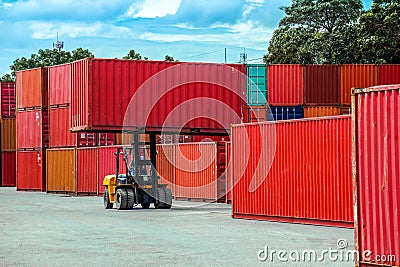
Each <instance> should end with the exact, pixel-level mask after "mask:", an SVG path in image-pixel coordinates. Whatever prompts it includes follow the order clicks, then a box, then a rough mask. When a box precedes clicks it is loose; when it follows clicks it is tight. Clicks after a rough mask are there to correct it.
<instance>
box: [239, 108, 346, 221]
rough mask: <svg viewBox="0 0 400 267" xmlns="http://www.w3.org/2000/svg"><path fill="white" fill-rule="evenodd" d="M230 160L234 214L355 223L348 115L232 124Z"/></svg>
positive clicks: (251, 217) (289, 219)
mask: <svg viewBox="0 0 400 267" xmlns="http://www.w3.org/2000/svg"><path fill="white" fill-rule="evenodd" d="M247 136H248V139H247ZM275 149H276V151H275ZM274 151H275V153H274ZM247 158H248V159H249V160H248V162H247V160H246V159H247ZM232 161H233V172H232V173H233V183H234V184H235V186H234V188H233V216H234V218H246V219H259V220H271V221H281V222H297V223H306V224H319V225H334V226H344V227H353V218H354V216H353V207H352V205H353V202H352V193H351V191H352V179H351V119H350V116H341V117H329V118H324V119H322V118H318V119H307V120H294V121H286V122H276V123H268V122H267V123H260V124H248V125H235V126H233V128H232ZM269 162H270V163H271V165H270V164H268V163H269ZM257 166H258V167H259V168H257ZM269 166H271V169H269ZM252 180H254V181H256V183H255V184H256V185H258V184H259V186H258V187H257V186H254V184H253V183H251V181H252ZM254 181H253V182H254ZM257 182H258V183H257Z"/></svg>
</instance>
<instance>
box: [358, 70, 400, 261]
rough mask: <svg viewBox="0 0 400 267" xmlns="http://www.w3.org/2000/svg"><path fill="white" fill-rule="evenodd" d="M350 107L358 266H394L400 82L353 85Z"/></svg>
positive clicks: (398, 242)
mask: <svg viewBox="0 0 400 267" xmlns="http://www.w3.org/2000/svg"><path fill="white" fill-rule="evenodd" d="M393 78H396V77H393ZM352 108H353V122H354V123H353V177H354V188H353V190H354V191H353V195H354V200H355V202H356V203H355V205H354V207H355V215H356V221H355V234H356V235H355V245H356V250H357V251H358V252H359V253H358V255H360V258H359V259H358V262H357V266H399V265H400V224H399V222H400V198H399V193H400V182H399V177H400V176H399V174H400V142H399V138H400V136H399V133H400V123H399V112H400V85H392V86H379V87H372V88H367V89H355V90H354V95H353V98H352Z"/></svg>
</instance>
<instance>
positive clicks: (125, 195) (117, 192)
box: [103, 134, 172, 210]
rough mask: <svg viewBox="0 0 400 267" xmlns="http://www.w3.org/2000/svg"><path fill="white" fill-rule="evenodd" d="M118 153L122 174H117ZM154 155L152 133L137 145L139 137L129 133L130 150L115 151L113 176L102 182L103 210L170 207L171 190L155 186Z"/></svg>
mask: <svg viewBox="0 0 400 267" xmlns="http://www.w3.org/2000/svg"><path fill="white" fill-rule="evenodd" d="M148 152H150V153H148ZM121 154H123V160H124V163H125V173H124V174H122V173H121V174H120V173H119V172H120V170H119V165H120V155H121ZM148 154H149V156H148ZM156 155H157V150H156V135H155V134H150V142H139V135H138V134H133V142H132V145H131V146H130V147H126V148H117V152H116V153H115V156H116V157H115V158H116V160H115V161H116V173H115V174H112V175H107V176H106V177H105V178H104V180H103V185H104V187H105V189H104V196H103V200H104V208H105V209H112V208H113V205H114V203H115V206H116V208H117V209H118V210H129V209H132V208H133V207H135V206H138V205H139V204H140V205H141V206H142V208H143V209H148V208H150V204H154V207H155V208H156V209H170V208H171V206H172V193H171V190H170V189H169V188H167V185H165V184H159V183H158V180H159V177H158V176H157V171H156ZM146 158H150V159H146Z"/></svg>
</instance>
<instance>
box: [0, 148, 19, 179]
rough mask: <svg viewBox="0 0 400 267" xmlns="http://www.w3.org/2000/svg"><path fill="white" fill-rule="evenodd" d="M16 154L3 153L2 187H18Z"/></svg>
mask: <svg viewBox="0 0 400 267" xmlns="http://www.w3.org/2000/svg"><path fill="white" fill-rule="evenodd" d="M16 160H17V158H16V152H2V153H1V186H16V175H17V172H16V169H17V167H16V164H17V163H16Z"/></svg>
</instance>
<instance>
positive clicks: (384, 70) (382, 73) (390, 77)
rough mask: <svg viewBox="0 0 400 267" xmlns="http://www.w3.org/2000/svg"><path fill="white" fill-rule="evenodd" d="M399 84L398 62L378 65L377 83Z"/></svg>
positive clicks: (399, 65)
mask: <svg viewBox="0 0 400 267" xmlns="http://www.w3.org/2000/svg"><path fill="white" fill-rule="evenodd" d="M389 84H400V64H391V65H389V64H388V65H378V85H389Z"/></svg>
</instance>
